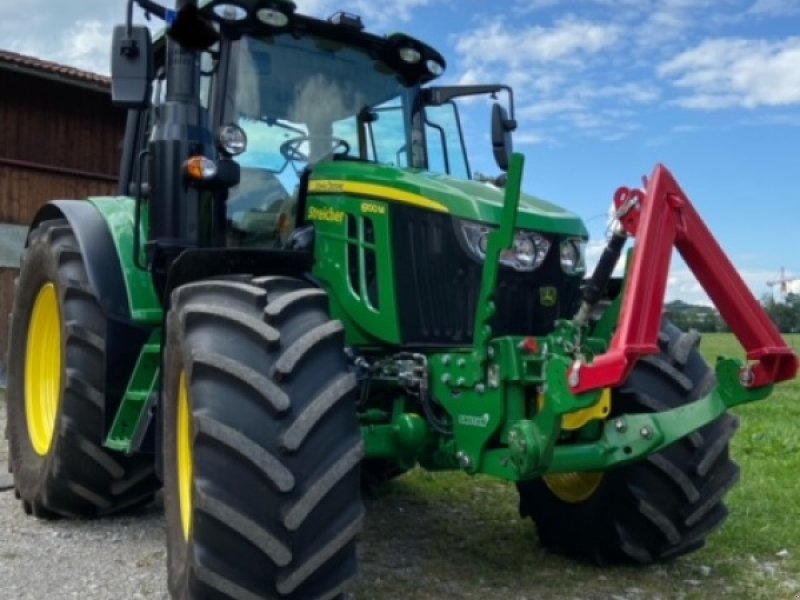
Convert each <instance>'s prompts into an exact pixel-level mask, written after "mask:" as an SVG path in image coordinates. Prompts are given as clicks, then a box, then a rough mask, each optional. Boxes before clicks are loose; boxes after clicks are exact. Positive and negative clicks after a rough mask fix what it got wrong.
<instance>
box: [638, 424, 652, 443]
mask: <svg viewBox="0 0 800 600" xmlns="http://www.w3.org/2000/svg"><path fill="white" fill-rule="evenodd" d="M639 435H640V436H642V438H644V439H646V440H649V439H651V438H652V437H653V430H652V429H650V427H648V426H647V425H645V426H644V427H642V428H641V430H640V431H639Z"/></svg>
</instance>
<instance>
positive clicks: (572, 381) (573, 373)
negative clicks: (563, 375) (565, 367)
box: [568, 360, 581, 387]
mask: <svg viewBox="0 0 800 600" xmlns="http://www.w3.org/2000/svg"><path fill="white" fill-rule="evenodd" d="M568 382H569V386H570V387H577V385H578V384H579V383H580V382H581V363H579V362H578V361H577V360H576V361H575V363H574V364H573V365H572V369H571V370H570V372H569V378H568Z"/></svg>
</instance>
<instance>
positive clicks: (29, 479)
mask: <svg viewBox="0 0 800 600" xmlns="http://www.w3.org/2000/svg"><path fill="white" fill-rule="evenodd" d="M105 334H106V321H105V316H104V314H103V311H102V309H101V307H100V304H99V302H98V300H97V297H96V295H95V292H94V290H93V289H92V287H91V286H90V284H89V280H88V276H87V274H86V267H85V264H84V257H83V255H82V254H81V249H80V246H79V244H78V241H77V239H76V238H75V234H74V233H73V231H72V229H71V227H70V226H69V224H68V223H67V221H65V220H62V219H59V220H53V221H45V222H43V223H41V224H40V225H39V226H38V227H36V228H35V229H34V230H33V231H32V232H31V234H30V237H29V245H28V248H27V249H26V251H25V254H24V255H23V259H22V266H21V269H20V275H19V278H18V280H17V282H16V285H15V292H14V309H13V312H12V314H11V329H10V339H9V353H8V390H7V395H8V399H7V403H6V406H7V411H8V438H9V454H10V456H9V458H10V466H11V470H12V471H13V473H14V486H15V489H16V493H17V495H18V496H19V497H20V499H21V500H22V506H23V508H24V509H25V512H27V513H33V514H35V515H36V516H41V517H56V516H66V517H95V516H100V515H105V514H109V513H113V512H118V511H121V510H125V509H128V508H131V507H133V506H137V505H140V504H143V503H146V502H148V501H149V500H150V499H151V498H152V496H153V493H154V491H155V490H156V489H157V488H158V485H159V484H158V481H157V479H156V477H155V469H154V465H153V460H152V458H149V457H146V456H131V457H129V456H125V455H123V454H120V453H116V452H112V451H110V450H107V449H105V448H104V447H103V446H102V442H103V439H102V434H103V430H104V417H103V407H104V402H105V381H104V373H105V360H106V357H105V349H106V343H105Z"/></svg>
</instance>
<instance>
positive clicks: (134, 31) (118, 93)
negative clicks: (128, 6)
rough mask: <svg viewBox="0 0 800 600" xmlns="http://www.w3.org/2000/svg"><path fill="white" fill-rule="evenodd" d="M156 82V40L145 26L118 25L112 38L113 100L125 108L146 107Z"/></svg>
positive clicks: (116, 104)
mask: <svg viewBox="0 0 800 600" xmlns="http://www.w3.org/2000/svg"><path fill="white" fill-rule="evenodd" d="M152 81H153V43H152V41H151V39H150V30H149V29H148V28H147V27H145V26H144V25H133V26H131V27H130V29H128V27H127V26H126V25H117V26H116V27H114V36H113V38H112V41H111V101H112V102H113V103H114V105H115V106H119V107H121V108H133V109H136V108H144V107H146V106H147V105H148V104H149V102H150V86H151V85H152Z"/></svg>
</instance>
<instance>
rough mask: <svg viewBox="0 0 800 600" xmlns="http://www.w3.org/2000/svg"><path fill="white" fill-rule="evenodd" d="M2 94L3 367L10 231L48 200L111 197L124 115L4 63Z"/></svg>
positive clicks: (77, 90) (15, 251)
mask: <svg viewBox="0 0 800 600" xmlns="http://www.w3.org/2000/svg"><path fill="white" fill-rule="evenodd" d="M0 90H3V93H2V94H0V236H3V238H4V239H3V240H0V242H3V243H0V246H2V247H3V259H2V260H1V261H0V363H2V362H4V361H5V349H6V345H7V340H8V331H7V329H8V319H7V315H8V314H9V311H10V310H11V302H12V293H13V281H14V278H15V277H16V275H17V269H16V268H15V267H16V260H15V259H16V258H17V257H18V255H19V253H20V252H21V251H22V247H21V244H19V240H20V236H19V235H18V231H19V229H18V227H17V228H14V227H11V226H12V225H17V226H25V225H27V224H29V223H30V222H31V220H32V219H33V217H34V215H35V214H36V212H37V211H38V209H39V208H40V207H41V206H42V205H43V204H45V203H46V202H47V201H48V200H52V199H83V198H86V197H87V196H92V195H107V194H113V193H115V191H116V184H115V179H116V175H117V172H118V169H119V160H120V153H121V143H122V136H123V133H124V123H125V115H124V112H123V111H120V110H118V109H115V108H114V107H113V106H112V104H111V98H110V95H109V94H108V93H106V92H102V91H98V90H93V89H88V88H86V87H81V86H78V85H74V84H71V83H68V82H64V81H60V80H57V79H53V78H52V77H51V76H49V75H47V74H42V76H41V77H39V76H37V75H32V74H29V73H20V72H15V71H9V70H4V68H3V66H2V65H0ZM9 232H13V234H14V235H12V234H11V233H9ZM16 245H19V246H20V247H18V248H17V247H16ZM12 246H13V247H12ZM9 257H10V258H9ZM2 370H3V365H2V364H0V373H2Z"/></svg>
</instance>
